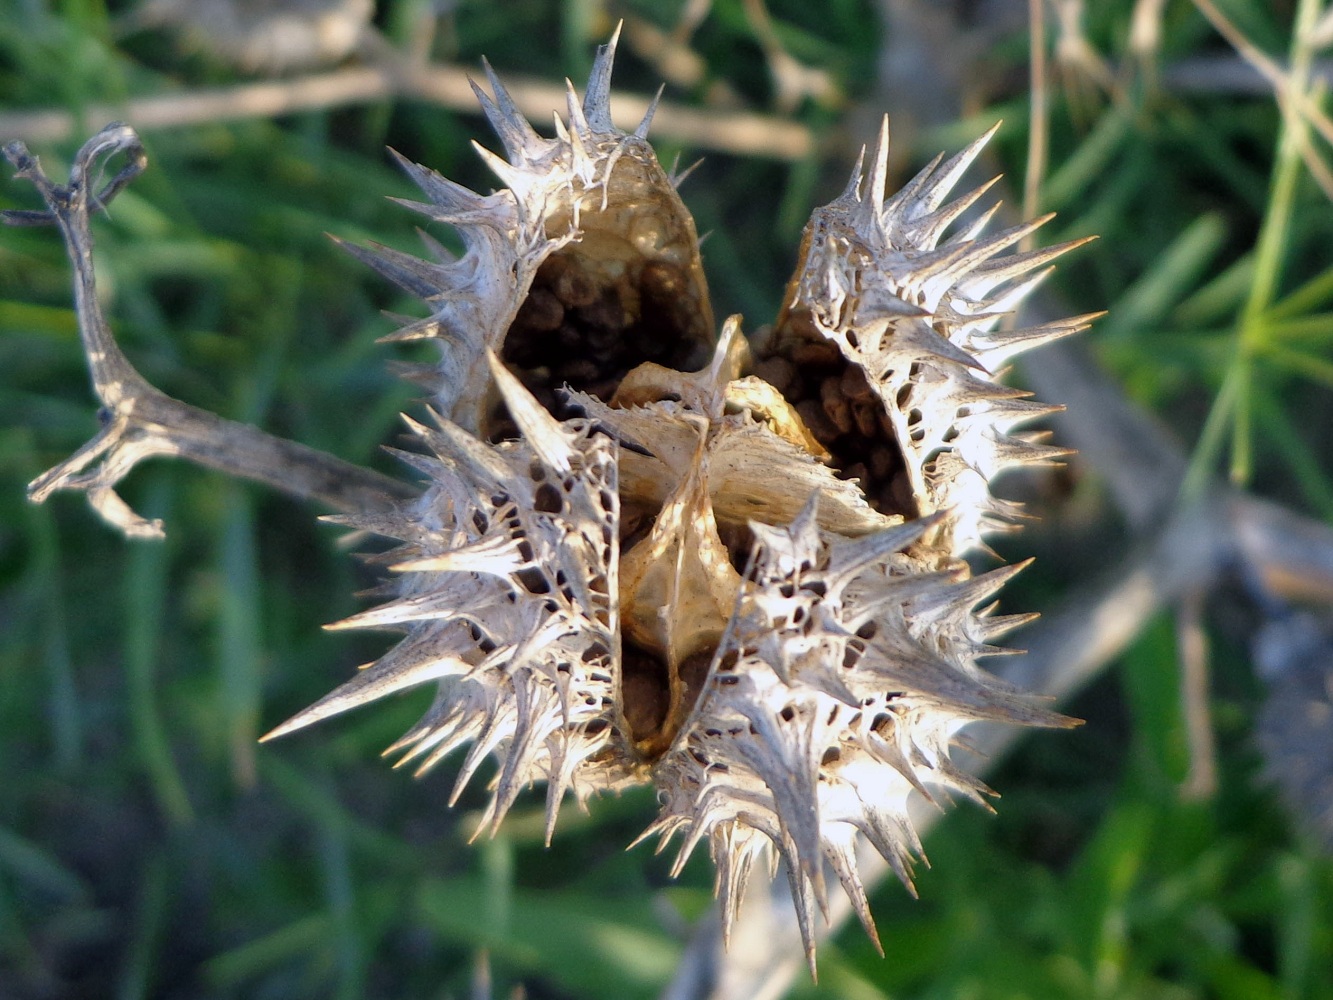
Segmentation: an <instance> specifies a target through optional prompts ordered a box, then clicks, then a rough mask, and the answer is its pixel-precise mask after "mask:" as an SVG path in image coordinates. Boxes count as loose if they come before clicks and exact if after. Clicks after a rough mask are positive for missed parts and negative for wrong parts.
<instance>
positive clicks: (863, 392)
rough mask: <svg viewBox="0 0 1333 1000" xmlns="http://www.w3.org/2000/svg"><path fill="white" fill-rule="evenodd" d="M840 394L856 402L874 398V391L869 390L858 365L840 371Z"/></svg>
mask: <svg viewBox="0 0 1333 1000" xmlns="http://www.w3.org/2000/svg"><path fill="white" fill-rule="evenodd" d="M842 394H843V395H844V396H846V397H847V398H848V399H851V400H856V401H859V400H864V399H874V398H875V390H874V389H872V388H870V383H869V382H867V381H866V375H865V371H864V370H863V369H862V368H861V366H860V365H848V366H847V367H846V368H844V369H843V370H842Z"/></svg>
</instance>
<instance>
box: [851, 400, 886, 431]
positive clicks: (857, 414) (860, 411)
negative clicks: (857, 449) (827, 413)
mask: <svg viewBox="0 0 1333 1000" xmlns="http://www.w3.org/2000/svg"><path fill="white" fill-rule="evenodd" d="M879 408H880V407H879V400H872V399H865V400H855V401H853V402H852V419H853V420H854V421H855V422H856V429H857V430H859V431H860V432H861V435H862V436H863V437H868V438H873V437H878V436H879Z"/></svg>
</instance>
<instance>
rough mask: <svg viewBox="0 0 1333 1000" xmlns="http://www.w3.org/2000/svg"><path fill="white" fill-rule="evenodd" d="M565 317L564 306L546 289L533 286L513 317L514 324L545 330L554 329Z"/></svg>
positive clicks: (530, 328)
mask: <svg viewBox="0 0 1333 1000" xmlns="http://www.w3.org/2000/svg"><path fill="white" fill-rule="evenodd" d="M564 319H565V307H564V306H563V305H561V304H560V300H559V299H558V298H556V297H555V295H554V294H552V293H551V292H550V291H549V290H548V289H545V288H533V289H532V291H531V292H529V293H528V297H527V298H526V299H524V300H523V304H522V305H521V306H519V308H518V315H517V316H516V317H514V325H515V326H518V325H520V324H521V325H522V326H524V327H526V328H527V329H529V330H536V331H540V332H545V331H547V330H554V329H555V328H556V327H558V326H559V325H560V324H561V323H562V322H563V321H564Z"/></svg>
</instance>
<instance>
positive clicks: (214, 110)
mask: <svg viewBox="0 0 1333 1000" xmlns="http://www.w3.org/2000/svg"><path fill="white" fill-rule="evenodd" d="M505 86H506V87H508V88H509V92H510V94H512V95H513V98H514V103H515V105H517V107H518V109H519V111H521V112H522V113H523V114H524V115H525V116H526V117H528V118H529V119H531V120H532V121H535V122H538V123H545V124H549V123H550V121H551V115H552V113H553V112H555V111H563V110H564V107H565V100H566V91H565V89H564V88H563V87H559V86H556V85H554V84H552V83H549V82H547V81H544V80H536V79H533V78H531V77H528V78H523V77H512V76H509V75H506V77H505ZM393 98H411V99H415V100H421V101H428V102H430V103H432V104H436V105H439V106H440V107H445V108H448V109H450V110H452V111H460V112H464V113H466V114H469V115H471V114H477V113H478V112H477V98H476V96H475V95H474V94H473V92H472V84H471V81H470V80H469V76H468V73H467V71H466V70H464V69H462V68H460V67H458V66H444V65H412V64H407V65H402V66H398V65H390V64H387V63H386V64H382V65H378V66H351V67H348V68H346V69H339V70H335V71H332V72H328V73H313V74H310V75H307V76H299V77H294V78H292V79H290V80H272V81H265V82H263V83H248V84H240V85H238V86H234V87H220V88H212V89H201V90H191V91H185V92H183V93H179V94H163V95H157V96H153V97H140V98H135V99H133V100H129V101H126V102H124V103H123V104H117V105H91V106H89V107H86V108H84V109H83V111H82V114H81V115H78V116H76V115H73V114H70V113H69V112H68V111H64V110H59V111H58V110H47V111H31V112H22V113H18V114H9V115H2V116H0V140H7V139H13V138H19V137H22V138H23V139H24V140H26V141H27V142H31V143H38V142H56V141H59V140H62V139H69V138H70V137H72V136H74V135H76V134H77V133H78V132H79V131H80V130H81V129H82V128H83V122H85V121H93V122H98V121H106V120H108V119H111V118H120V119H124V120H125V121H129V122H132V123H133V125H134V127H135V128H136V129H139V130H141V131H147V130H149V129H155V128H172V127H180V126H186V125H199V124H202V123H205V122H219V121H230V120H237V119H245V118H272V117H275V116H277V115H288V114H293V113H295V112H299V111H314V110H321V109H328V108H337V107H345V106H347V105H352V104H371V103H374V102H377V101H385V100H390V99H393ZM651 101H652V99H651V98H650V97H644V96H641V95H638V94H625V93H613V94H612V95H611V118H612V120H613V121H614V122H615V123H616V124H617V125H619V126H621V127H623V128H625V129H627V130H633V129H634V127H635V126H636V125H638V123H639V122H640V121H641V120H642V119H643V115H644V112H645V111H647V109H648V105H649V104H650V103H651ZM653 134H654V136H656V137H658V138H661V139H667V140H669V141H672V142H678V143H681V144H682V145H686V146H691V147H693V148H697V149H705V150H707V149H711V150H717V151H719V152H723V153H730V154H734V155H736V156H762V157H770V158H772V159H778V160H801V159H804V158H805V157H807V156H810V155H811V154H812V153H814V151H815V145H816V144H815V137H814V135H813V133H812V132H811V131H810V130H809V129H808V128H806V127H805V126H804V125H801V124H800V123H798V122H793V121H787V120H784V119H781V118H774V117H772V116H769V115H757V114H750V113H748V112H741V111H705V110H700V109H697V108H690V107H686V106H684V105H681V104H673V103H671V102H669V101H663V102H662V103H660V104H659V105H658V107H657V112H656V114H655V116H654V117H653Z"/></svg>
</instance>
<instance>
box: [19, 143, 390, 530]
mask: <svg viewBox="0 0 1333 1000" xmlns="http://www.w3.org/2000/svg"><path fill="white" fill-rule="evenodd" d="M4 153H5V157H6V159H8V160H9V162H10V163H11V164H13V166H14V167H15V169H16V176H18V177H21V178H24V179H25V180H29V181H31V182H32V184H33V185H34V186H35V187H36V188H37V190H38V191H39V192H40V193H41V196H42V200H43V201H45V202H46V206H47V210H46V211H45V212H41V211H38V212H31V211H17V212H5V213H3V215H2V216H0V217H2V218H3V221H4V222H6V223H8V224H10V225H20V226H34V225H56V226H58V227H59V228H60V232H61V235H62V236H63V237H64V240H65V246H66V249H67V250H68V252H69V258H70V262H71V264H72V265H73V268H74V301H75V310H76V312H77V315H78V321H79V335H80V338H81V339H82V342H83V350H84V354H85V355H86V356H87V359H88V369H89V373H90V374H91V375H92V382H93V391H94V392H95V393H96V394H97V397H98V399H99V400H101V403H102V408H101V411H100V413H99V416H100V419H101V423H102V428H101V430H99V431H98V432H97V434H96V435H95V436H94V437H93V438H92V440H90V441H89V442H88V443H87V444H85V445H84V446H83V447H82V448H80V449H79V450H78V451H77V452H75V453H74V454H73V455H72V456H70V457H69V458H68V459H66V460H65V461H64V462H61V463H60V464H59V465H57V466H55V467H54V468H52V469H50V470H48V471H47V472H46V473H44V474H43V475H41V476H39V477H37V478H36V479H35V480H33V481H32V483H30V484H29V486H28V496H29V498H30V499H31V500H33V501H34V502H36V503H41V502H43V501H44V500H46V498H47V497H48V496H50V495H51V494H52V493H54V492H56V491H57V490H78V491H81V492H83V493H86V494H87V496H88V502H89V504H91V505H92V507H93V509H94V510H96V511H97V513H98V514H100V515H101V516H102V517H103V519H105V520H106V521H107V522H108V523H110V524H112V525H114V526H115V527H117V528H119V529H120V530H122V531H123V532H125V534H126V535H129V536H131V537H145V538H158V537H161V535H162V524H161V522H160V521H157V520H148V519H146V518H143V517H140V516H139V515H138V514H136V513H134V511H132V510H131V509H130V508H129V506H128V505H127V504H126V503H125V502H124V501H123V500H122V499H121V498H120V497H119V495H117V493H116V491H115V486H116V484H117V483H119V482H120V481H121V480H122V479H123V478H125V476H126V475H127V474H128V473H129V471H130V470H131V469H132V468H134V466H136V465H137V464H139V463H140V462H142V461H143V460H144V459H146V458H151V457H154V456H173V457H178V458H185V459H188V460H190V461H192V462H195V463H197V464H199V465H204V466H207V467H209V468H212V469H217V470H219V471H221V472H225V473H229V474H231V475H236V476H243V477H245V478H247V479H253V480H256V481H258V482H261V483H265V484H267V485H269V486H272V487H274V488H275V489H278V490H281V491H282V492H284V493H288V494H291V495H292V496H295V497H298V498H301V499H310V500H316V501H318V502H320V503H323V504H325V505H327V506H329V507H331V508H333V509H334V510H337V511H341V512H345V513H357V512H364V511H375V510H384V509H387V508H389V507H390V506H392V505H393V503H394V502H395V501H397V500H402V499H405V498H408V497H410V496H412V495H413V494H414V492H415V491H414V490H413V489H412V488H411V487H410V486H408V485H407V484H405V483H401V482H399V481H397V480H395V479H391V478H389V477H388V476H384V475H381V474H379V473H377V472H373V471H371V470H369V469H364V468H361V467H360V466H357V465H353V464H351V463H350V462H345V461H343V460H342V459H340V458H336V457H334V456H332V455H328V454H325V453H324V452H320V451H316V450H315V449H313V448H307V447H306V446H305V445H301V444H296V443H294V442H291V441H284V440H283V439H281V438H276V437H273V436H272V435H269V434H265V433H264V432H263V431H261V430H259V429H258V428H255V427H251V426H249V425H247V424H240V423H236V422H234V421H230V420H224V419H222V418H221V417H217V416H214V415H213V414H211V413H208V412H206V411H204V410H201V409H198V408H197V407H194V406H190V405H188V404H186V403H182V402H180V401H179V400H176V399H172V398H171V397H170V396H168V395H166V394H165V393H163V392H161V391H159V390H158V389H156V388H154V387H153V386H152V385H150V384H149V383H148V381H147V380H146V379H145V378H144V377H143V376H142V375H140V374H139V372H138V371H137V370H135V368H134V366H133V365H131V364H130V362H129V360H128V359H127V358H126V357H125V355H124V353H123V352H122V351H121V349H120V347H119V345H118V344H117V343H116V341H115V338H114V337H113V336H112V334H111V329H110V327H109V326H108V325H107V322H106V319H105V318H104V317H103V315H102V311H101V308H100V306H99V304H98V301H97V287H96V282H95V278H94V275H93V240H92V232H91V226H90V217H91V215H92V213H93V212H96V211H100V210H102V209H105V207H106V205H107V204H108V203H109V202H110V201H111V199H112V198H113V197H115V195H116V194H117V193H119V192H120V191H121V190H122V189H123V188H124V187H125V185H127V184H128V183H129V182H130V181H132V180H133V179H134V178H135V177H137V176H138V175H139V174H140V173H142V172H143V170H144V169H145V167H146V166H147V164H148V159H147V157H146V156H145V154H144V149H143V145H142V144H141V143H140V141H139V137H138V136H137V135H136V134H135V132H134V130H133V129H132V128H130V127H129V126H128V125H123V124H120V123H114V124H111V125H108V126H107V127H106V128H104V129H102V131H100V132H98V133H97V135H95V136H93V137H92V138H91V139H89V140H88V141H87V142H86V143H85V144H84V145H83V148H82V149H80V150H79V153H78V155H77V156H76V157H75V160H74V164H73V166H72V167H71V168H70V175H69V184H68V185H66V186H60V185H57V184H54V183H52V181H51V180H50V179H49V178H48V177H47V176H46V174H45V173H44V172H43V171H42V168H41V165H40V164H39V163H38V161H37V158H36V157H35V156H33V155H32V154H31V153H29V152H28V148H27V147H26V146H25V145H24V144H23V143H21V142H14V143H10V144H9V145H7V146H6V147H5V149H4ZM117 155H124V156H125V158H126V160H127V162H126V165H125V166H124V167H122V168H121V169H120V171H119V172H118V173H116V175H115V176H114V177H113V178H112V180H111V181H110V182H109V183H108V184H107V185H106V186H105V187H104V188H103V189H102V190H101V191H100V192H97V193H93V191H92V187H93V183H94V182H95V179H96V177H97V176H98V175H100V174H101V173H102V172H103V170H104V169H105V166H106V161H107V160H109V159H110V158H112V157H114V156H117Z"/></svg>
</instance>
